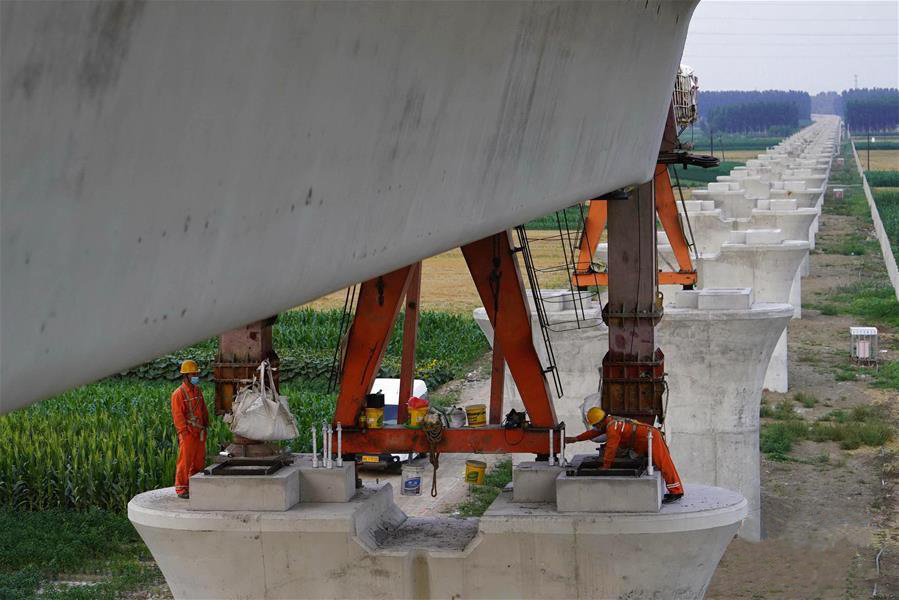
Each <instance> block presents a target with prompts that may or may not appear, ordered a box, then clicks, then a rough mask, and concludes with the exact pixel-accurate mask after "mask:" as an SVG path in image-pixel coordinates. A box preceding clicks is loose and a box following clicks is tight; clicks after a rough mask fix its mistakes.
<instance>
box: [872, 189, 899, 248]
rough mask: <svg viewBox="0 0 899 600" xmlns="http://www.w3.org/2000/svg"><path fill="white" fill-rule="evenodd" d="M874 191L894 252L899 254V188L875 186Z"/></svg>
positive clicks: (881, 218)
mask: <svg viewBox="0 0 899 600" xmlns="http://www.w3.org/2000/svg"><path fill="white" fill-rule="evenodd" d="M897 175H899V173H897ZM872 192H873V194H874V202H875V203H876V204H877V212H878V213H880V220H881V221H883V228H884V229H885V230H886V232H887V237H888V238H889V239H890V245H891V246H892V247H893V254H899V188H875V189H874V190H872Z"/></svg>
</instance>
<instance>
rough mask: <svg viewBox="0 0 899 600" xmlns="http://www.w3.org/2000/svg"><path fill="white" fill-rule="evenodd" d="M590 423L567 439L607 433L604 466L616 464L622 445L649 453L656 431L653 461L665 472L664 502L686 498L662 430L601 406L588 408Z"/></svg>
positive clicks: (570, 440) (580, 439) (590, 437)
mask: <svg viewBox="0 0 899 600" xmlns="http://www.w3.org/2000/svg"><path fill="white" fill-rule="evenodd" d="M587 423H588V424H589V425H590V429H588V430H587V431H585V432H584V433H582V434H581V435H579V436H577V437H566V438H565V442H566V443H573V442H583V441H585V440H591V439H594V438H596V437H599V436H600V435H603V434H605V436H606V449H605V453H604V454H603V465H602V466H603V468H604V469H608V468H609V467H611V466H612V461H613V460H615V454H616V452H618V448H627V449H630V450H633V451H634V452H635V453H637V454H638V455H640V456H646V455H647V453H648V448H649V432H650V431H652V464H653V465H655V466H656V468H658V470H659V471H661V472H662V479H664V480H665V484H666V486H667V489H668V493H666V494H665V498H664V499H663V500H662V502H664V503H666V504H667V503H669V502H674V501H675V500H679V499H680V498H681V497H683V495H684V487H683V484H681V480H680V475H678V474H677V469H675V468H674V461H672V460H671V453H670V452H669V451H668V445H667V444H665V439H664V438H663V437H662V432H661V431H659V430H658V429H656V428H655V427H652V426H651V425H647V424H646V423H641V422H639V421H634V420H633V419H624V418H621V417H614V416H612V415H606V411H604V410H603V409H601V408H599V407H598V406H594V407H592V408H591V409H590V410H589V411H587Z"/></svg>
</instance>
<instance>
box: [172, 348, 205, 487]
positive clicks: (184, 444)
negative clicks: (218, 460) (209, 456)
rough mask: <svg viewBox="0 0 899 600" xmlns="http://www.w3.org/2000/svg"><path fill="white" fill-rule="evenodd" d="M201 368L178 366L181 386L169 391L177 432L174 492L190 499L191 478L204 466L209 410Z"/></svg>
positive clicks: (187, 364)
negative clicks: (204, 393)
mask: <svg viewBox="0 0 899 600" xmlns="http://www.w3.org/2000/svg"><path fill="white" fill-rule="evenodd" d="M199 383H200V368H199V367H198V366H197V363H196V362H195V361H193V360H185V361H184V362H182V363H181V385H180V386H178V389H177V390H175V391H174V392H172V420H173V421H174V422H175V429H176V430H178V462H177V463H176V465H175V493H176V494H178V497H179V498H185V499H187V498H190V493H189V492H190V489H189V485H190V476H191V475H193V474H194V473H199V472H200V471H202V470H203V468H204V467H205V466H206V428H207V427H208V426H209V411H207V410H206V401H205V400H204V399H203V390H201V389H200V386H199V385H197V384H199Z"/></svg>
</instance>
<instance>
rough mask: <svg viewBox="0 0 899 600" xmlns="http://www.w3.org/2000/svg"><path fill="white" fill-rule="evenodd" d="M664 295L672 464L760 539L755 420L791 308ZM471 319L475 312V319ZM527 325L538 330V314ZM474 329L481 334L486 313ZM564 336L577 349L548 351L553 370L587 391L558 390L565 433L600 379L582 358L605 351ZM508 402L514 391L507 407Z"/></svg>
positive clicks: (730, 297)
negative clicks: (715, 492)
mask: <svg viewBox="0 0 899 600" xmlns="http://www.w3.org/2000/svg"><path fill="white" fill-rule="evenodd" d="M666 298H667V299H668V300H669V301H671V302H673V304H669V305H668V306H666V307H665V315H664V317H663V318H662V320H661V321H660V323H659V324H658V326H657V327H656V338H657V340H658V343H659V347H660V348H661V349H662V351H663V352H664V353H665V367H666V368H665V370H666V371H667V373H668V387H669V395H668V408H667V411H666V415H667V418H666V422H665V431H666V435H667V436H668V443H669V447H670V449H671V452H672V456H673V457H674V461H675V464H676V465H677V468H678V471H679V472H680V474H681V476H682V477H683V478H684V480H685V481H687V482H691V483H702V484H708V485H716V486H721V487H725V488H727V489H733V490H736V491H738V492H740V493H741V494H742V495H743V496H745V497H746V499H747V501H748V503H749V505H748V506H749V509H748V511H749V516H748V517H747V519H746V521H745V523H744V524H743V526H742V527H741V529H740V532H739V535H740V536H741V537H744V538H746V539H748V540H751V541H755V540H758V539H759V535H760V531H761V525H760V500H759V498H760V495H759V494H760V493H759V485H760V484H759V445H758V435H759V420H758V414H759V408H760V405H761V398H762V388H763V385H764V383H765V380H766V372H767V370H768V368H769V367H768V365H769V364H770V363H771V359H772V356H773V353H774V351H775V348H776V347H777V343H778V340H779V339H781V337H782V336H783V335H784V332H785V330H786V326H787V323H788V322H789V321H790V319H791V318H792V316H793V308H792V306H790V305H789V304H787V303H785V302H781V303H766V302H758V301H757V299H756V298H754V297H753V292H752V291H751V290H749V289H745V288H739V289H734V288H730V289H714V288H713V289H702V290H694V291H680V292H677V293H675V294H669V296H666ZM478 314H479V312H478V311H477V310H476V311H475V318H476V319H478ZM532 321H533V323H534V327H535V328H536V315H532ZM478 322H479V324H480V325H481V327H482V328H485V329H487V330H488V331H489V322H486V316H482V318H481V319H478ZM535 331H536V330H535ZM565 335H567V336H569V339H575V338H576V339H577V340H578V341H579V343H578V344H576V343H569V344H565V345H554V347H553V349H554V354H555V357H556V361H557V363H559V364H560V365H563V364H566V363H568V364H569V365H570V366H568V367H566V369H565V373H566V375H565V378H564V380H563V385H564V386H569V385H570V386H572V388H573V389H578V390H580V391H584V392H585V393H583V394H582V395H575V394H569V393H568V389H567V387H566V390H565V391H566V393H565V395H564V396H563V397H562V398H560V399H558V400H556V413H557V414H558V415H564V420H565V422H566V423H567V424H568V425H569V431H570V432H571V433H576V432H578V431H580V429H577V428H578V427H584V425H583V423H582V420H581V416H580V406H581V402H582V401H583V399H584V396H586V395H587V394H590V393H594V392H595V391H596V390H597V389H598V388H599V380H600V377H599V372H598V371H597V370H596V368H595V367H593V366H592V363H591V362H590V361H589V360H586V359H585V358H584V356H582V355H586V356H596V355H601V354H602V353H603V352H605V349H606V348H607V347H608V330H607V329H603V328H596V329H593V330H584V331H577V330H574V331H569V332H567V334H565ZM487 337H488V339H492V336H491V335H488V336H487ZM537 337H539V332H536V333H535V338H537ZM558 337H559V338H562V337H564V336H563V335H561V334H559V335H558ZM784 339H785V338H784ZM535 344H538V342H537V341H535ZM539 344H542V341H541V342H539ZM579 355H581V356H579ZM569 361H570V363H569ZM778 364H779V363H778ZM577 365H579V367H577ZM783 374H784V375H785V371H784V372H783ZM512 387H513V389H514V384H513V385H512ZM516 398H518V395H517V393H516V394H515V395H514V396H512V398H511V400H512V401H513V402H514V401H516V400H515V399H516ZM518 402H520V400H519V401H518ZM560 418H563V417H562V416H560ZM592 448H595V446H593V443H592V442H581V443H579V444H576V445H572V448H571V450H570V451H571V452H572V453H574V452H586V451H590V450H591V449H592Z"/></svg>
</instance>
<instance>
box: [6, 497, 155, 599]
mask: <svg viewBox="0 0 899 600" xmlns="http://www.w3.org/2000/svg"><path fill="white" fill-rule="evenodd" d="M0 539H2V540H3V544H0V600H7V599H8V600H13V599H15V600H26V599H28V598H35V597H40V598H53V599H60V600H63V599H64V600H95V599H97V600H103V599H110V600H112V599H114V598H121V597H122V596H123V595H125V594H126V593H127V592H129V591H131V590H134V589H137V588H141V587H146V586H147V585H152V584H161V583H162V576H161V574H160V573H159V570H158V569H157V568H156V565H155V563H153V562H152V557H151V556H150V553H149V551H148V550H147V547H146V546H145V545H144V544H143V542H142V541H141V539H140V537H139V536H138V535H137V532H136V531H135V530H134V528H133V527H132V526H131V523H129V522H128V518H127V517H125V516H124V515H120V514H113V513H109V512H105V511H100V510H91V511H88V512H80V513H79V512H71V511H57V510H51V511H46V512H22V511H10V510H0ZM60 580H63V581H65V580H75V581H88V582H90V584H89V585H80V586H70V585H66V584H64V583H59V581H60ZM38 592H40V593H39V594H38Z"/></svg>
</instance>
